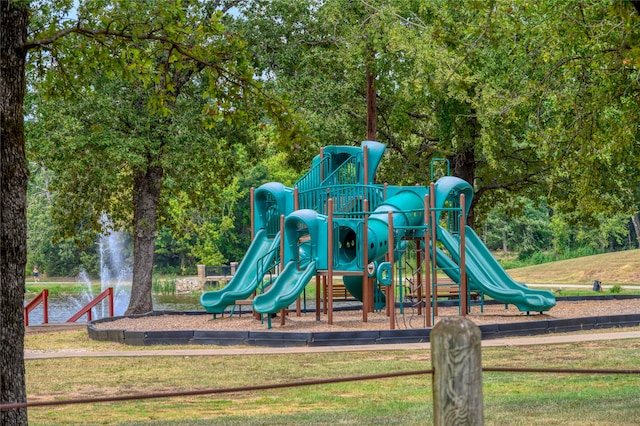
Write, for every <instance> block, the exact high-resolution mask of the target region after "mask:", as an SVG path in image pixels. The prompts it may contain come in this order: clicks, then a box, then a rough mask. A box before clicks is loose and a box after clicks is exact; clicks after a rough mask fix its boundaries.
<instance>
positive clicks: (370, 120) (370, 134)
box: [366, 55, 378, 141]
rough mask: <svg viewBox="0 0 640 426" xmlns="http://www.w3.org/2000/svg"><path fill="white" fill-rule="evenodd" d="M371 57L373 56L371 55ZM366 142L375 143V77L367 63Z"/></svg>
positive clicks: (376, 124)
mask: <svg viewBox="0 0 640 426" xmlns="http://www.w3.org/2000/svg"><path fill="white" fill-rule="evenodd" d="M372 56H373V55H372ZM366 73H367V140H370V141H375V140H376V138H377V137H378V136H377V131H378V129H377V127H378V122H377V118H378V116H377V110H376V89H375V86H374V81H375V76H374V75H373V73H372V72H371V66H370V65H369V63H368V62H367V71H366Z"/></svg>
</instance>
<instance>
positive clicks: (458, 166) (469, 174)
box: [451, 144, 478, 227]
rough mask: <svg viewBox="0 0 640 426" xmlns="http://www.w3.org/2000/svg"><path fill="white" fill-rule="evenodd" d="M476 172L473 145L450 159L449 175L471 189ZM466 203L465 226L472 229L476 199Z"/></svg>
mask: <svg viewBox="0 0 640 426" xmlns="http://www.w3.org/2000/svg"><path fill="white" fill-rule="evenodd" d="M475 172H476V158H475V153H474V151H473V144H469V145H468V146H467V147H466V149H465V150H464V151H459V152H457V153H456V154H455V155H454V156H453V158H452V165H451V174H452V175H453V176H456V177H459V178H460V179H464V180H466V181H467V182H469V184H471V186H472V187H473V181H474V179H475ZM465 202H466V203H469V202H471V207H470V208H469V216H468V217H467V225H469V226H471V227H473V225H474V222H475V220H474V214H473V209H474V207H475V205H476V204H477V202H478V200H477V197H473V200H465Z"/></svg>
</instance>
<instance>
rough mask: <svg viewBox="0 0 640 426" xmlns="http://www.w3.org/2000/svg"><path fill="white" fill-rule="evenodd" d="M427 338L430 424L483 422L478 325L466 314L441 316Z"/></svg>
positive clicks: (475, 423) (472, 423)
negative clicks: (429, 345) (430, 404)
mask: <svg viewBox="0 0 640 426" xmlns="http://www.w3.org/2000/svg"><path fill="white" fill-rule="evenodd" d="M430 340H431V363H432V364H433V424H434V425H438V426H439V425H483V424H484V413H483V406H482V404H483V402H482V357H481V354H480V342H481V332H480V329H479V328H478V326H477V325H475V324H474V323H473V322H472V321H471V320H469V319H467V318H463V317H452V318H444V319H442V320H441V321H439V322H438V323H437V324H436V325H435V327H433V330H432V331H431V339H430Z"/></svg>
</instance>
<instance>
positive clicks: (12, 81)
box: [0, 1, 28, 425]
mask: <svg viewBox="0 0 640 426" xmlns="http://www.w3.org/2000/svg"><path fill="white" fill-rule="evenodd" d="M27 22H28V9H27V7H26V6H25V5H24V4H16V3H14V2H6V1H1V2H0V61H1V62H0V403H14V402H25V401H26V389H25V378H24V318H23V306H24V305H23V304H24V282H25V281H24V280H25V266H26V263H27V244H26V243H27V217H26V197H27V179H28V169H27V163H26V159H25V151H24V121H23V116H22V106H23V102H24V91H25V87H26V84H25V68H26V54H27V51H26V50H25V48H24V45H25V42H26V39H27ZM0 423H1V424H7V425H9V424H11V425H26V424H27V411H26V410H25V409H16V410H4V411H0Z"/></svg>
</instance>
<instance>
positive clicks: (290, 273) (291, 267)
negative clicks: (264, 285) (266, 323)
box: [253, 260, 316, 314]
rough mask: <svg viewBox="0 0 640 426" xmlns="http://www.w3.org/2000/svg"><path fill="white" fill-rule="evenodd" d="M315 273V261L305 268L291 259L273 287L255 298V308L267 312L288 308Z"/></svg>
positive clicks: (262, 312) (257, 310) (263, 312)
mask: <svg viewBox="0 0 640 426" xmlns="http://www.w3.org/2000/svg"><path fill="white" fill-rule="evenodd" d="M315 275H316V265H315V263H313V262H311V263H309V264H308V265H307V267H306V268H305V269H298V262H296V261H294V260H291V261H289V262H288V263H287V266H285V268H284V270H283V271H282V273H281V274H280V275H278V278H277V279H276V280H275V282H274V283H273V284H272V286H271V288H269V290H268V291H267V292H266V293H262V294H259V295H257V296H256V297H255V298H254V299H253V309H254V310H255V311H256V312H258V313H261V314H266V313H275V312H278V311H279V310H281V309H284V308H287V307H288V306H289V305H291V304H292V303H293V302H295V301H296V299H297V298H298V296H300V293H302V290H304V288H305V286H306V285H307V283H308V282H309V281H310V280H311V278H313V277H314V276H315Z"/></svg>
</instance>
